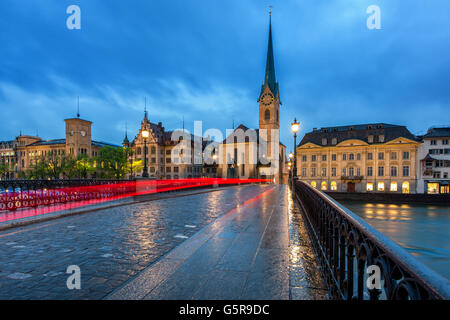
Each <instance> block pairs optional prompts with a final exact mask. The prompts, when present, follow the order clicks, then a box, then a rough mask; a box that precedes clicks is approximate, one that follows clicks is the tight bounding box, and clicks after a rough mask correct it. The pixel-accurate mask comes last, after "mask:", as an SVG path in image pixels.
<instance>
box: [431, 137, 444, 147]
mask: <svg viewBox="0 0 450 320" xmlns="http://www.w3.org/2000/svg"><path fill="white" fill-rule="evenodd" d="M437 142H438V140H436V139H433V140H430V144H431V145H432V146H436V145H437ZM441 142H442V144H443V145H445V146H446V145H448V139H443V140H441Z"/></svg>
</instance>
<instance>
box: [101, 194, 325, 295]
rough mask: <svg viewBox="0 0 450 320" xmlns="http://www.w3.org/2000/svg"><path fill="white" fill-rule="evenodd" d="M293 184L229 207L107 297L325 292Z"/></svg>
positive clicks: (321, 293) (314, 293) (315, 293)
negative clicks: (229, 208)
mask: <svg viewBox="0 0 450 320" xmlns="http://www.w3.org/2000/svg"><path fill="white" fill-rule="evenodd" d="M325 297H326V290H325V286H324V283H323V281H322V279H321V276H320V274H319V271H318V268H317V265H316V262H315V259H314V255H313V252H312V249H311V247H310V243H309V238H308V236H307V234H306V230H305V228H304V225H303V221H302V219H301V216H300V214H299V212H298V208H297V207H296V206H294V204H293V201H292V200H291V197H290V191H289V190H288V188H287V187H286V186H274V187H271V188H269V189H266V190H264V191H262V192H261V193H260V194H258V195H257V196H255V197H254V198H251V199H249V200H247V201H245V202H244V203H242V204H240V205H239V206H238V207H237V208H234V209H232V210H230V211H228V212H227V213H226V214H224V215H222V216H221V217H219V218H218V219H216V220H215V221H214V222H212V223H211V224H209V225H208V226H206V227H205V228H203V229H202V230H200V231H199V232H198V233H196V234H195V235H194V236H192V237H191V238H189V239H188V240H186V241H185V242H183V243H182V244H180V245H179V246H178V247H176V248H175V249H174V250H172V251H171V252H169V253H168V254H167V255H165V256H164V257H162V258H161V259H160V260H159V261H157V262H156V263H154V264H153V265H151V266H149V267H148V268H146V269H145V270H143V271H142V272H141V273H139V274H138V275H137V276H136V277H134V278H133V279H131V280H130V281H128V282H127V283H125V284H124V285H123V286H121V287H120V288H118V289H117V290H115V291H114V292H113V293H112V294H110V295H108V296H107V299H325Z"/></svg>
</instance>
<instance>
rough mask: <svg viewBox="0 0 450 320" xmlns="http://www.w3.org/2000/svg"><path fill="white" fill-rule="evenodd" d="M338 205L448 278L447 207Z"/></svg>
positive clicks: (449, 217)
mask: <svg viewBox="0 0 450 320" xmlns="http://www.w3.org/2000/svg"><path fill="white" fill-rule="evenodd" d="M340 203H341V204H342V205H344V206H345V207H346V208H348V209H350V210H351V211H353V212H354V213H355V214H357V215H358V216H360V217H361V218H363V219H364V220H366V221H367V222H368V223H369V224H370V225H372V226H373V227H374V228H376V229H377V230H379V231H380V232H382V233H383V234H384V235H386V236H388V237H389V238H391V239H392V240H394V241H395V242H397V243H398V244H399V245H400V246H402V247H403V248H405V249H406V250H407V251H408V252H409V253H411V254H412V255H413V256H415V257H417V258H418V259H419V260H420V261H422V262H423V263H424V264H426V265H427V266H428V267H430V268H431V269H433V270H435V271H436V272H438V273H439V274H441V275H442V276H444V277H446V278H447V279H450V206H441V205H439V206H438V205H427V204H383V203H364V202H354V201H351V202H350V201H340Z"/></svg>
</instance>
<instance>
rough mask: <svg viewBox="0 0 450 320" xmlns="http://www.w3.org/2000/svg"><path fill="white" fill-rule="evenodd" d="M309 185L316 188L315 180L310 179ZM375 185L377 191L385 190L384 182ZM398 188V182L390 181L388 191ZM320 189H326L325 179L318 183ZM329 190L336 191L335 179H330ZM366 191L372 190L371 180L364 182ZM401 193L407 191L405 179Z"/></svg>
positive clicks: (407, 183)
mask: <svg viewBox="0 0 450 320" xmlns="http://www.w3.org/2000/svg"><path fill="white" fill-rule="evenodd" d="M311 186H313V187H314V188H317V183H316V181H312V182H311ZM376 187H377V191H386V189H385V183H384V182H378V183H377V184H376ZM398 188H399V186H398V183H397V182H395V181H393V182H391V183H390V185H389V191H391V192H397V191H398ZM320 190H323V191H326V190H328V183H327V182H326V181H322V183H321V184H320ZM330 190H331V191H337V182H336V181H331V184H330ZM366 191H374V183H373V182H367V183H366ZM402 193H409V182H408V181H405V182H403V183H402Z"/></svg>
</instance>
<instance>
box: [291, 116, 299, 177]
mask: <svg viewBox="0 0 450 320" xmlns="http://www.w3.org/2000/svg"><path fill="white" fill-rule="evenodd" d="M291 129H292V132H293V133H294V155H293V158H294V180H297V154H296V153H297V132H298V130H300V123H298V122H297V119H296V118H295V119H294V122H292V123H291Z"/></svg>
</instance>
